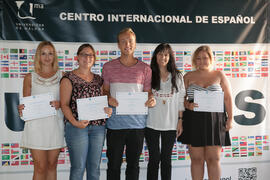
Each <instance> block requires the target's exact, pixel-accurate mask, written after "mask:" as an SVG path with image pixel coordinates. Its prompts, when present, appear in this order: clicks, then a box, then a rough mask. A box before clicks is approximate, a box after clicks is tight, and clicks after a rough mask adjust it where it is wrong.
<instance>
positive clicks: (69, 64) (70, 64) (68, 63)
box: [65, 62, 73, 67]
mask: <svg viewBox="0 0 270 180" xmlns="http://www.w3.org/2000/svg"><path fill="white" fill-rule="evenodd" d="M72 66H73V63H72V62H65V67H72Z"/></svg>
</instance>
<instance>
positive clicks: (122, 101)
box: [116, 92, 148, 115]
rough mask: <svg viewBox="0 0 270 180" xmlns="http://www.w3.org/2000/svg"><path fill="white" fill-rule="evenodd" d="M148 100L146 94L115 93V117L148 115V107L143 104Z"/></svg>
mask: <svg viewBox="0 0 270 180" xmlns="http://www.w3.org/2000/svg"><path fill="white" fill-rule="evenodd" d="M147 99H148V93H147V92H116V100H117V101H118V106H117V107H116V114H117V115H139V114H140V115H145V114H148V107H146V106H145V102H146V101H147Z"/></svg>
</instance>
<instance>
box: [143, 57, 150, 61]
mask: <svg viewBox="0 0 270 180" xmlns="http://www.w3.org/2000/svg"><path fill="white" fill-rule="evenodd" d="M150 60H151V58H150V57H143V61H150Z"/></svg>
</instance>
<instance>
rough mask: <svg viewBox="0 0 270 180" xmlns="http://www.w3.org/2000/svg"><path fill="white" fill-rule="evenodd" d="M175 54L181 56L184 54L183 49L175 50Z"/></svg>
mask: <svg viewBox="0 0 270 180" xmlns="http://www.w3.org/2000/svg"><path fill="white" fill-rule="evenodd" d="M175 55H176V56H183V55H184V52H183V51H176V52H175Z"/></svg>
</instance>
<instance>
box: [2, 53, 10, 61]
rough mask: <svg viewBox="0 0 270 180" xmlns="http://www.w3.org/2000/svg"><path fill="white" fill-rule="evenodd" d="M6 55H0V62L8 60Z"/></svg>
mask: <svg viewBox="0 0 270 180" xmlns="http://www.w3.org/2000/svg"><path fill="white" fill-rule="evenodd" d="M8 57H9V55H8V54H1V60H8V59H9V58H8Z"/></svg>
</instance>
